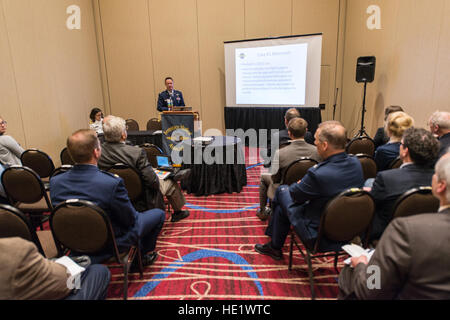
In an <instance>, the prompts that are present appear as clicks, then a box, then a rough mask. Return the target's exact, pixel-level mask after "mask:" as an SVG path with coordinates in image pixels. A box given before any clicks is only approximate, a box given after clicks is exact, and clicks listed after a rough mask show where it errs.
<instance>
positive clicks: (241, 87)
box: [235, 43, 308, 105]
mask: <svg viewBox="0 0 450 320" xmlns="http://www.w3.org/2000/svg"><path fill="white" fill-rule="evenodd" d="M307 55H308V44H307V43H301V44H293V45H282V46H274V47H259V48H242V49H236V57H235V59H236V103H237V104H294V105H304V104H305V91H306V63H307Z"/></svg>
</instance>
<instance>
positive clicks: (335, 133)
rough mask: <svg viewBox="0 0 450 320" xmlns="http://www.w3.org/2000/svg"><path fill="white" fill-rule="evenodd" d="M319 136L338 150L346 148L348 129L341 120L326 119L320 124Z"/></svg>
mask: <svg viewBox="0 0 450 320" xmlns="http://www.w3.org/2000/svg"><path fill="white" fill-rule="evenodd" d="M318 131H319V134H318V138H319V140H320V141H322V142H325V141H326V142H328V144H329V145H330V146H331V147H333V149H336V150H344V149H345V145H346V143H347V130H346V129H345V128H344V126H343V125H342V124H341V123H340V122H339V121H325V122H322V123H321V124H320V125H319V130H318Z"/></svg>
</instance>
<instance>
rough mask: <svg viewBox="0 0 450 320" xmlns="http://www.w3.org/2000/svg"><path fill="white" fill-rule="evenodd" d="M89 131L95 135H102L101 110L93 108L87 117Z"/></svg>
mask: <svg viewBox="0 0 450 320" xmlns="http://www.w3.org/2000/svg"><path fill="white" fill-rule="evenodd" d="M89 118H90V119H91V120H90V121H89V129H91V130H94V131H95V132H97V134H103V112H102V110H101V109H99V108H97V107H95V108H94V109H92V110H91V114H90V115H89Z"/></svg>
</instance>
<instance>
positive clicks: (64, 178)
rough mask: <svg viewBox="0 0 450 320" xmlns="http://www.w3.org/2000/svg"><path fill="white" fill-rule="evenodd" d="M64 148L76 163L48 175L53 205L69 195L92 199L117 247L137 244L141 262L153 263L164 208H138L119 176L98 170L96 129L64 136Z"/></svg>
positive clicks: (98, 148)
mask: <svg viewBox="0 0 450 320" xmlns="http://www.w3.org/2000/svg"><path fill="white" fill-rule="evenodd" d="M67 149H68V151H69V154H70V156H71V157H72V159H73V160H74V162H75V165H74V167H73V169H71V170H69V171H67V172H64V173H62V174H59V175H57V176H54V177H53V178H52V179H50V188H51V190H52V191H51V194H50V196H51V201H52V203H53V205H55V206H56V205H57V204H58V203H60V202H62V201H65V200H68V199H82V200H88V201H92V202H93V203H95V204H96V205H97V206H99V207H100V208H102V209H103V210H104V211H105V212H106V213H107V214H108V216H109V218H110V220H111V225H112V228H113V231H114V235H115V237H116V241H117V245H118V247H119V249H120V248H128V247H130V246H132V245H137V244H139V248H140V250H141V253H142V260H143V264H144V265H149V264H151V263H153V262H154V261H155V259H156V257H157V254H156V252H152V251H153V250H154V249H155V246H156V240H157V237H158V234H159V232H160V231H161V228H162V226H163V224H164V220H165V213H164V211H163V210H161V209H152V210H148V211H145V212H140V213H139V212H137V211H136V210H135V209H134V208H133V206H132V204H131V202H130V199H129V198H128V192H127V190H126V189H125V185H124V183H123V180H122V178H120V177H118V176H115V175H112V174H110V173H107V172H103V171H100V169H99V168H98V167H97V163H98V159H100V156H101V153H102V149H101V146H100V142H99V140H98V138H97V134H96V133H95V131H93V130H87V129H81V130H78V131H76V132H75V133H73V134H72V135H71V136H70V137H69V138H68V139H67ZM149 252H151V253H149ZM148 253H149V254H148Z"/></svg>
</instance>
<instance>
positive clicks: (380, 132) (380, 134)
mask: <svg viewBox="0 0 450 320" xmlns="http://www.w3.org/2000/svg"><path fill="white" fill-rule="evenodd" d="M398 111H403V109H402V107H400V106H389V107H386V108H385V109H384V122H385V123H386V120H387V118H388V116H389V114H391V113H393V112H398ZM373 142H374V143H375V149H376V148H378V147H379V146H382V145H383V144H386V143H388V142H389V137H388V136H387V134H386V131H385V130H384V126H382V127H380V128H378V129H377V132H376V133H375V136H374V137H373Z"/></svg>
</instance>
